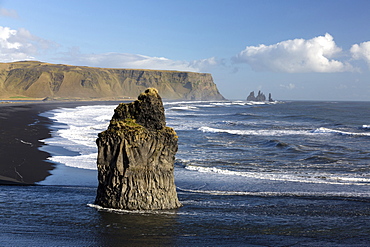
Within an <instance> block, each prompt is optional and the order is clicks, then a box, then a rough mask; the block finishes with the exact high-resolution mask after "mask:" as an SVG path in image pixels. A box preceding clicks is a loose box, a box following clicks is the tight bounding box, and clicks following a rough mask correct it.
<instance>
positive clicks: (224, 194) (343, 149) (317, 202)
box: [0, 101, 370, 246]
mask: <svg viewBox="0 0 370 247" xmlns="http://www.w3.org/2000/svg"><path fill="white" fill-rule="evenodd" d="M164 106H165V114H166V121H167V125H168V126H170V127H172V128H174V129H175V131H176V132H177V134H178V136H179V150H178V153H177V155H176V163H175V182H176V186H177V189H178V195H179V199H180V201H181V202H182V204H183V205H184V206H183V207H182V208H180V209H178V210H171V211H156V212H128V211H119V210H110V209H104V208H100V207H98V206H96V205H94V204H93V202H94V198H95V193H96V191H95V188H96V185H97V170H96V155H97V147H96V144H95V140H96V138H97V134H98V133H99V132H101V131H103V130H105V129H106V128H107V127H108V125H109V120H110V119H111V117H112V115H113V113H114V108H115V107H116V105H113V104H112V105H92V106H79V107H76V108H59V109H55V110H52V111H48V112H45V113H42V116H45V117H48V118H50V119H52V120H53V122H54V124H53V125H52V126H51V129H52V137H51V138H49V139H45V140H42V141H43V142H44V143H45V144H46V145H45V146H44V147H43V148H42V149H43V150H44V151H47V152H49V153H50V154H51V156H50V158H49V159H50V161H51V162H54V163H55V164H57V165H56V169H54V170H53V171H52V175H51V176H49V177H48V178H47V179H46V180H44V181H42V182H40V185H44V186H41V187H30V188H21V189H18V188H17V190H16V192H14V191H15V190H14V189H13V187H5V188H6V189H5V190H9V191H10V192H7V193H6V194H5V192H2V193H3V194H0V200H1V199H2V198H3V199H2V201H0V207H3V206H10V205H8V204H7V202H5V201H6V198H7V197H9V193H17V194H18V196H19V195H21V197H20V198H23V200H22V202H23V203H22V204H21V206H19V207H18V206H15V203H16V202H14V206H13V207H11V206H10V207H9V208H8V207H7V211H9V212H8V214H7V215H8V216H9V215H12V217H18V216H19V214H24V215H23V217H25V219H23V220H24V221H25V222H24V223H22V222H19V225H18V226H16V227H14V229H13V230H11V231H12V232H14V234H15V235H14V237H15V236H17V237H19V238H20V239H23V240H24V241H25V243H29V242H27V241H31V242H32V241H36V242H37V243H43V241H44V240H45V239H49V238H50V239H51V237H52V236H54V235H55V236H59V237H60V239H61V240H60V241H61V242H57V241H56V240H55V241H56V242H54V243H55V244H56V245H58V243H69V244H72V245H73V244H79V245H96V246H120V245H121V244H136V245H148V246H150V245H169V246H187V245H191V244H195V245H203V246H215V245H225V246H228V245H236V246H240V245H247V246H287V245H291V246H324V245H325V246H349V245H350V246H368V245H369V244H370V225H369V224H368V222H369V220H370V190H369V189H370V166H369V165H370V127H369V126H370V114H369V112H370V102H299V101H292V102H290V101H289V102H273V103H256V102H245V101H219V102H203V101H181V102H165V103H164ZM33 197H35V198H36V199H35V198H33ZM4 198H5V199H4ZM19 200H21V199H19ZM26 201H29V203H27V204H25V202H26ZM18 203H19V201H18ZM2 210H3V209H2ZM26 212H28V213H29V214H30V215H29V214H28V213H26ZM17 215H18V216H17ZM4 217H5V216H4ZM35 218H37V220H35ZM44 218H46V219H44ZM9 221H10V220H9ZM27 222H28V223H27ZM5 224H6V223H5ZM24 224H25V225H24ZM0 225H1V224H0ZM3 225H4V224H3ZM10 225H11V223H9V225H8V226H9V227H10ZM68 226H71V227H68ZM51 227H52V229H53V230H54V231H55V233H53V234H51V236H49V235H42V236H41V235H40V234H41V232H42V231H43V230H42V229H44V230H45V231H48V230H49V231H50V228H51ZM1 228H4V227H1ZM10 229H12V227H10ZM31 233H33V235H32V236H33V237H31ZM34 233H36V234H34ZM9 234H10V233H9V232H7V231H5V233H4V232H3V233H0V237H1V235H3V236H5V239H8V238H9ZM35 236H36V237H35ZM77 236H81V237H80V238H78V237H77ZM58 241H59V240H58Z"/></svg>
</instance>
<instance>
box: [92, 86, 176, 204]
mask: <svg viewBox="0 0 370 247" xmlns="http://www.w3.org/2000/svg"><path fill="white" fill-rule="evenodd" d="M96 143H97V145H98V160H97V166H98V180H99V185H98V190H97V196H96V200H95V204H97V205H100V206H102V207H107V208H116V209H128V210H157V209H174V208H178V207H180V206H181V203H180V202H179V200H178V197H177V192H176V186H175V182H174V161H175V154H176V152H177V147H178V146H177V135H176V132H175V131H174V130H173V129H172V128H170V127H166V120H165V115H164V107H163V103H162V99H161V97H160V96H159V94H158V91H157V90H156V89H154V88H149V89H147V90H146V91H145V92H144V93H141V94H140V95H139V97H138V100H136V101H134V102H132V103H127V104H123V103H121V104H119V105H118V107H117V108H116V109H115V113H114V115H113V118H112V120H111V122H110V125H109V127H108V129H107V130H106V131H103V132H102V133H100V134H99V137H98V139H97V141H96Z"/></svg>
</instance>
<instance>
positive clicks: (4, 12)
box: [0, 7, 19, 19]
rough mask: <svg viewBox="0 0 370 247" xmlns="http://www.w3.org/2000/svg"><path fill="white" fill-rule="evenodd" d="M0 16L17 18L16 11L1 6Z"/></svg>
mask: <svg viewBox="0 0 370 247" xmlns="http://www.w3.org/2000/svg"><path fill="white" fill-rule="evenodd" d="M0 16H5V17H11V18H15V19H17V18H19V16H18V13H17V11H15V10H13V9H6V8H3V7H0Z"/></svg>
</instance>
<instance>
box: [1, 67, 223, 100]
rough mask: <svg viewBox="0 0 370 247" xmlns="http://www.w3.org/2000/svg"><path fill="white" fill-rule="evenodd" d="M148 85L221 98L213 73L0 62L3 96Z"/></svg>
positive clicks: (167, 94) (127, 93)
mask: <svg viewBox="0 0 370 247" xmlns="http://www.w3.org/2000/svg"><path fill="white" fill-rule="evenodd" d="M148 87H154V88H157V89H158V91H159V93H160V94H161V95H162V97H163V98H165V99H185V100H221V99H224V98H223V96H222V95H221V94H220V93H219V91H218V89H217V87H216V85H215V83H214V82H213V79H212V76H211V74H207V73H194V72H180V71H165V70H140V69H108V68H93V67H83V66H70V65H62V64H48V63H42V62H37V61H24V62H14V63H0V97H2V98H12V97H13V98H14V97H30V98H50V99H122V98H124V97H126V98H130V97H136V96H137V95H138V94H139V93H140V92H142V91H144V90H145V89H146V88H148Z"/></svg>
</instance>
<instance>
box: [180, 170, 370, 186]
mask: <svg viewBox="0 0 370 247" xmlns="http://www.w3.org/2000/svg"><path fill="white" fill-rule="evenodd" d="M185 169H187V170H192V171H197V172H201V173H215V174H221V175H225V176H241V177H248V178H254V179H264V180H270V181H285V182H299V183H319V184H336V185H364V186H369V185H370V177H369V174H364V175H362V176H360V175H358V176H357V177H349V176H338V175H332V174H325V173H311V174H309V173H306V172H305V173H299V172H296V173H294V174H293V173H282V172H244V171H243V172H241V171H231V170H227V169H220V168H216V167H201V166H196V165H186V166H185Z"/></svg>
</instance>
